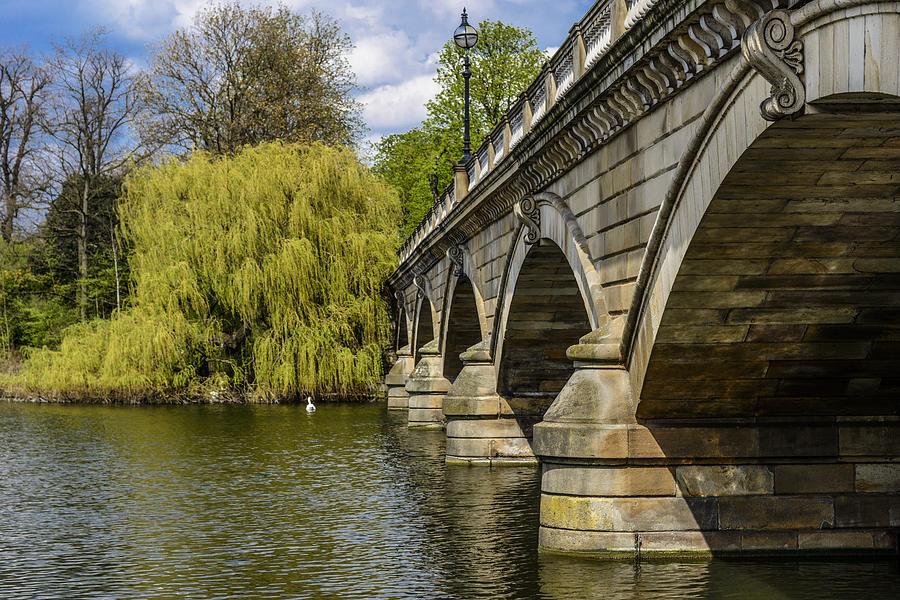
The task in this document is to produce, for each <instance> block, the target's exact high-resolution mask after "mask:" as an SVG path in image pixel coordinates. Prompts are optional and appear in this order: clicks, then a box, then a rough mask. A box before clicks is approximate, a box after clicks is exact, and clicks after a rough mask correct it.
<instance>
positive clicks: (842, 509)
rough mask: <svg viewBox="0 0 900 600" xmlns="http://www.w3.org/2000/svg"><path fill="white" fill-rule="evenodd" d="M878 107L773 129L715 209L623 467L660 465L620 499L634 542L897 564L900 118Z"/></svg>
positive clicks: (715, 200)
mask: <svg viewBox="0 0 900 600" xmlns="http://www.w3.org/2000/svg"><path fill="white" fill-rule="evenodd" d="M886 108H888V109H889V110H882V111H881V112H871V113H867V112H856V113H843V114H841V113H828V112H823V113H817V114H809V115H807V116H803V117H800V118H798V119H796V120H795V121H793V122H779V123H777V124H775V125H772V126H770V127H769V128H768V129H767V130H766V131H765V132H764V133H763V134H762V135H760V137H759V138H758V139H757V140H756V141H755V142H754V143H753V144H751V146H750V147H749V148H748V149H747V150H746V151H745V152H744V153H743V154H742V155H741V156H740V157H739V159H738V160H737V161H736V163H735V164H734V166H733V168H732V169H731V170H730V171H729V173H728V175H727V176H726V177H725V179H724V180H723V182H722V184H721V185H720V187H719V189H718V190H717V191H716V193H715V194H714V195H713V197H712V200H711V202H710V204H709V206H708V208H707V210H706V212H705V213H704V215H703V216H702V218H701V219H700V221H699V225H698V227H697V229H696V232H695V233H694V235H693V237H692V239H691V242H690V244H689V246H688V248H687V250H686V253H685V256H684V260H683V262H682V264H681V266H680V268H679V271H678V274H677V276H676V277H675V279H674V282H673V287H672V291H671V293H670V294H669V296H668V298H667V299H666V308H665V311H664V312H663V315H662V319H661V322H660V326H659V328H658V330H657V334H656V339H655V342H654V345H653V348H652V351H651V353H650V358H649V360H648V363H647V364H648V366H647V371H646V376H645V378H644V380H643V386H642V388H641V390H640V401H639V404H638V408H637V413H636V417H637V423H638V424H637V425H636V426H635V428H634V431H633V432H632V433H631V434H630V435H631V437H630V438H629V444H630V446H629V448H630V449H629V458H631V459H635V458H641V459H645V460H646V461H647V463H648V465H650V464H651V463H652V466H648V467H647V468H646V469H644V474H646V475H647V476H648V477H649V478H650V480H648V481H647V482H644V483H646V484H647V485H646V486H645V487H644V489H643V490H642V491H640V492H639V493H638V495H643V494H648V496H646V497H643V498H640V499H639V500H638V499H635V498H630V499H629V500H631V501H637V504H635V506H638V505H639V507H640V509H641V514H653V513H654V511H655V517H654V519H647V518H644V517H642V516H635V518H634V519H635V520H634V521H633V522H632V523H631V527H632V528H633V530H641V529H643V530H644V531H648V530H649V531H653V530H654V529H659V528H663V529H666V528H672V529H674V530H678V531H681V532H682V533H681V534H680V535H681V536H682V537H681V539H680V541H679V542H678V544H676V545H677V546H678V547H679V548H681V549H685V550H690V549H696V550H703V551H710V550H711V551H712V552H718V551H722V552H732V551H741V552H750V553H753V552H771V551H791V550H793V551H805V552H810V551H812V552H816V551H822V552H826V551H827V552H835V551H838V552H841V551H843V552H873V551H893V552H896V549H897V537H896V528H897V526H898V525H900V462H898V459H900V435H898V434H900V427H898V425H900V423H898V421H897V418H898V414H900V368H898V367H900V175H898V174H900V105H898V104H889V105H888V106H887V107H886ZM895 110H896V111H895ZM633 475H634V476H637V472H636V471H633ZM651 480H652V481H651ZM673 483H674V488H673V487H672V484H673ZM673 490H674V491H673ZM629 493H634V490H633V491H632V492H629ZM654 494H659V495H668V494H674V496H675V498H673V499H671V500H669V499H665V498H653V497H651V496H653V495H654ZM615 502H616V501H615V500H614V501H613V503H615ZM645 511H650V512H649V513H645ZM661 523H663V525H661ZM692 536H693V537H692ZM648 539H653V538H652V535H651V537H649V538H648Z"/></svg>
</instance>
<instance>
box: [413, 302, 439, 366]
mask: <svg viewBox="0 0 900 600" xmlns="http://www.w3.org/2000/svg"><path fill="white" fill-rule="evenodd" d="M433 339H434V319H433V317H432V314H431V306H430V304H429V302H428V300H427V299H425V300H422V301H421V302H420V303H419V318H418V319H417V320H416V337H415V339H414V340H413V343H414V344H415V348H414V350H413V354H414V356H415V359H414V364H419V359H420V358H422V356H421V353H420V352H419V350H421V348H422V346H424V345H425V344H427V343H428V342H430V341H431V340H433Z"/></svg>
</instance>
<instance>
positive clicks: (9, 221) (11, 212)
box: [0, 196, 16, 242]
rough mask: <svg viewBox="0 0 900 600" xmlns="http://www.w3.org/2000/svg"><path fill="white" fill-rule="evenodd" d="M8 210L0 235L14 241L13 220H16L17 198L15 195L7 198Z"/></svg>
mask: <svg viewBox="0 0 900 600" xmlns="http://www.w3.org/2000/svg"><path fill="white" fill-rule="evenodd" d="M4 208H5V209H6V210H5V211H4V212H5V214H4V215H3V223H2V226H0V235H2V236H3V239H4V240H5V241H7V242H10V241H12V233H13V222H14V221H15V220H16V199H15V197H13V196H9V197H7V198H6V206H5V207H4Z"/></svg>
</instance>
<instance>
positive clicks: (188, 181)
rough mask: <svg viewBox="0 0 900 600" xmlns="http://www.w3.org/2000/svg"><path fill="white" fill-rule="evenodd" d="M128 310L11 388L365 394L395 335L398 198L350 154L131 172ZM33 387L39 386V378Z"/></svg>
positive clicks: (35, 356)
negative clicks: (391, 287)
mask: <svg viewBox="0 0 900 600" xmlns="http://www.w3.org/2000/svg"><path fill="white" fill-rule="evenodd" d="M125 190H126V193H125V196H124V198H123V202H122V204H121V205H120V216H121V219H122V227H123V235H124V237H125V239H127V240H128V241H129V242H130V243H131V245H132V247H133V250H132V253H131V258H130V264H131V270H132V271H131V272H132V293H131V298H130V307H129V308H127V309H126V310H123V311H121V312H118V313H116V314H114V315H113V318H112V319H109V320H95V321H92V322H88V323H79V324H77V325H74V326H72V327H71V328H70V329H69V330H67V332H66V335H65V338H64V339H63V341H62V345H61V347H60V350H59V351H51V350H39V351H34V352H31V353H30V355H29V357H28V361H27V363H26V366H25V368H24V370H23V371H22V372H21V373H20V374H19V375H18V376H17V378H16V379H14V381H13V382H12V383H13V384H17V385H19V386H23V385H24V386H27V387H28V389H32V390H45V391H47V390H54V391H56V392H57V393H63V394H76V395H80V396H83V397H84V396H101V397H110V396H118V395H122V394H124V395H126V396H134V395H146V394H152V393H154V392H157V391H163V390H168V391H172V390H174V391H176V392H186V393H196V392H197V391H199V390H201V389H203V388H210V389H217V388H219V387H220V386H222V387H232V388H241V389H243V390H244V391H246V392H249V393H251V394H256V395H270V394H274V395H277V396H292V395H296V394H299V393H330V392H336V393H343V394H347V393H364V392H366V391H368V390H369V389H370V387H371V386H372V385H373V384H374V383H375V382H376V381H377V380H378V378H379V377H380V374H381V348H382V344H383V342H384V340H386V339H387V337H388V335H389V327H388V321H387V316H386V309H385V307H384V304H383V301H382V299H381V297H380V294H381V290H382V286H383V281H384V278H385V277H386V276H387V275H388V274H389V273H390V272H391V270H392V269H393V268H394V267H395V254H394V253H395V252H396V249H397V246H398V241H399V240H398V238H397V234H396V223H397V220H398V217H399V212H400V207H399V202H398V200H397V197H396V194H394V193H393V191H391V190H390V189H388V188H387V187H386V186H384V185H383V184H381V183H379V182H378V180H376V179H375V178H374V177H373V176H372V175H371V174H370V173H369V172H368V171H367V170H366V169H365V168H364V167H362V166H361V165H360V164H359V162H358V161H357V160H356V158H355V156H354V155H353V154H352V153H351V152H350V151H348V150H345V149H340V148H329V147H326V146H322V145H313V146H296V145H284V146H282V145H279V144H264V145H261V146H259V147H256V148H247V149H245V150H243V151H242V152H240V153H239V154H237V155H235V156H234V157H233V158H214V157H212V156H210V155H206V154H202V153H200V154H196V155H194V157H193V158H191V159H190V160H189V161H188V162H187V163H184V164H182V163H178V162H176V161H174V160H170V161H169V162H166V163H164V164H162V165H159V166H157V167H147V168H143V169H140V170H138V171H137V172H135V173H134V174H132V175H131V176H130V177H129V179H128V181H127V182H126V186H125ZM26 380H27V381H26Z"/></svg>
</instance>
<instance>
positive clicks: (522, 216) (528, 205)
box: [514, 196, 541, 244]
mask: <svg viewBox="0 0 900 600" xmlns="http://www.w3.org/2000/svg"><path fill="white" fill-rule="evenodd" d="M514 210H515V213H516V217H518V219H519V221H520V222H521V223H522V225H524V226H525V243H526V244H536V243H537V241H538V240H539V239H541V209H540V208H539V207H538V203H537V201H536V200H535V199H534V198H533V197H532V196H526V197H524V198H522V199H521V200H519V203H518V204H516V206H515V209H514Z"/></svg>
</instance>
